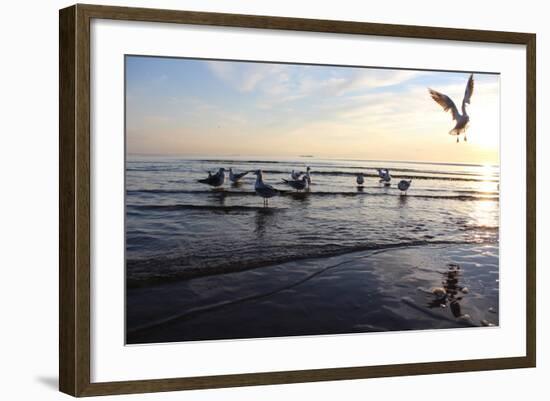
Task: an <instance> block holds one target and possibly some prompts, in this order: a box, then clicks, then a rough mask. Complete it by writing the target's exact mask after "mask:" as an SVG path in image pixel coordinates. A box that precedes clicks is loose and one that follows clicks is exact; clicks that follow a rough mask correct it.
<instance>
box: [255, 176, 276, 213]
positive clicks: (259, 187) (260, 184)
mask: <svg viewBox="0 0 550 401" xmlns="http://www.w3.org/2000/svg"><path fill="white" fill-rule="evenodd" d="M254 175H256V183H255V184H254V190H255V191H256V193H257V194H258V195H260V196H261V197H262V198H264V207H266V206H269V198H272V197H274V196H276V195H279V191H278V190H276V189H275V188H273V187H272V186H271V185H267V184H266V183H264V181H263V175H262V170H256V171H254Z"/></svg>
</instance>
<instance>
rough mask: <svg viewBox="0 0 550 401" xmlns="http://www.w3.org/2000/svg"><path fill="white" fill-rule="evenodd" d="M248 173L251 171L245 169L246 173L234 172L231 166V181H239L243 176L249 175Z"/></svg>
mask: <svg viewBox="0 0 550 401" xmlns="http://www.w3.org/2000/svg"><path fill="white" fill-rule="evenodd" d="M248 173H250V171H245V172H244V173H238V174H236V173H234V172H233V169H232V168H230V169H229V179H230V180H231V182H234V183H236V182H238V181H239V180H240V179H241V178H243V177H244V176H245V175H247V174H248Z"/></svg>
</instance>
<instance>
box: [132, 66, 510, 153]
mask: <svg viewBox="0 0 550 401" xmlns="http://www.w3.org/2000/svg"><path fill="white" fill-rule="evenodd" d="M468 77H469V74H468V73H462V72H437V71H414V70H397V69H382V68H365V67H348V66H320V65H298V64H277V63H255V62H244V61H222V60H198V59H183V58H161V57H142V56H126V141H127V151H128V153H129V154H148V155H189V156H248V155H249V156H265V157H277V156H280V157H293V156H299V155H312V156H315V157H319V158H349V159H370V160H406V161H432V162H450V163H456V162H458V163H480V164H497V163H498V162H499V158H498V157H499V156H498V148H499V132H500V130H499V99H500V96H499V76H498V75H496V74H481V73H476V74H474V82H475V85H474V86H475V88H474V93H473V96H472V99H471V104H470V105H469V106H468V114H469V115H470V127H469V129H468V131H467V137H468V142H466V143H464V142H462V140H461V142H460V143H458V144H457V143H456V137H453V136H451V135H449V134H448V132H449V131H450V130H451V129H452V128H453V126H454V121H452V118H451V114H450V113H449V112H444V111H443V109H442V108H441V106H439V105H438V104H437V103H435V102H434V101H433V100H432V99H431V97H430V96H429V94H428V88H432V89H434V90H437V91H439V92H442V93H444V94H446V95H448V96H450V97H451V99H453V101H454V102H455V104H456V105H457V106H458V107H459V108H460V105H461V104H462V98H463V96H464V90H465V85H466V82H467V79H468Z"/></svg>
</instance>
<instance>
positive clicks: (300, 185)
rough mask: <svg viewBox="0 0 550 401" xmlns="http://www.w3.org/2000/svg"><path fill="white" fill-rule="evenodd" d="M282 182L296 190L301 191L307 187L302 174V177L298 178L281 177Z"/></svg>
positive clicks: (305, 177) (305, 179)
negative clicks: (287, 178) (286, 178)
mask: <svg viewBox="0 0 550 401" xmlns="http://www.w3.org/2000/svg"><path fill="white" fill-rule="evenodd" d="M283 182H284V183H285V184H287V185H289V186H291V187H292V188H294V189H296V190H298V191H301V190H303V189H306V188H307V187H308V181H307V176H306V175H303V176H302V178H301V179H299V180H285V179H284V178H283Z"/></svg>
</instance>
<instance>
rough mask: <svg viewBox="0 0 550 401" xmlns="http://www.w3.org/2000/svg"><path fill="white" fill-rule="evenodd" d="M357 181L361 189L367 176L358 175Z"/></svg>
mask: <svg viewBox="0 0 550 401" xmlns="http://www.w3.org/2000/svg"><path fill="white" fill-rule="evenodd" d="M356 181H357V185H358V186H360V187H362V186H363V184H364V183H365V176H364V174H363V173H359V174H357V179H356Z"/></svg>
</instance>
